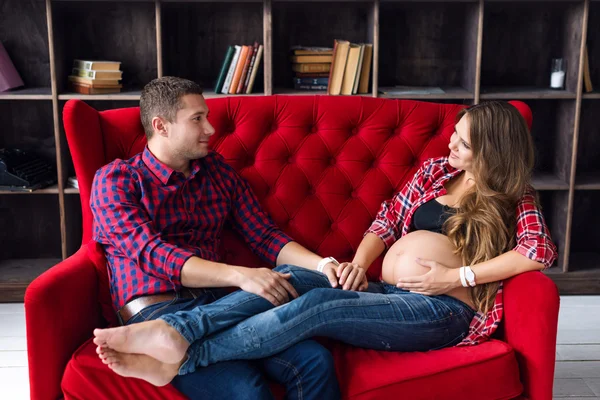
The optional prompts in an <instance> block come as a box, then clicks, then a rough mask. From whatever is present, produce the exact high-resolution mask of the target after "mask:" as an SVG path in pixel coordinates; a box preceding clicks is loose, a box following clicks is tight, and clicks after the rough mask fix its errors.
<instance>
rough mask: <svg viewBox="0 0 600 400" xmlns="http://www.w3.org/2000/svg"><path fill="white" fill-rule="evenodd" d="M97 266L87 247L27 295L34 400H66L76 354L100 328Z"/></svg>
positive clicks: (37, 282) (41, 279) (46, 275)
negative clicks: (65, 381) (67, 374)
mask: <svg viewBox="0 0 600 400" xmlns="http://www.w3.org/2000/svg"><path fill="white" fill-rule="evenodd" d="M97 281H98V279H97V275H96V271H95V269H94V265H93V264H92V262H91V260H90V259H89V258H88V255H87V247H86V246H82V247H81V248H80V249H79V251H77V253H75V254H73V255H72V256H71V257H69V258H67V259H66V260H64V261H62V262H61V263H59V264H57V265H55V266H54V267H52V268H50V269H49V270H48V271H46V272H44V273H43V274H42V275H40V276H39V277H37V278H36V279H35V280H34V281H33V282H32V283H31V284H30V285H29V287H28V288H27V291H26V292H25V320H26V326H27V352H28V361H29V382H30V383H29V385H30V389H31V391H30V393H31V399H33V400H42V399H52V400H55V399H57V398H62V391H61V387H60V385H61V380H62V376H63V372H64V370H65V367H66V365H67V363H68V362H69V359H70V358H71V355H72V354H73V353H74V352H75V350H76V349H77V348H78V347H79V346H80V345H81V344H82V343H83V342H84V341H85V340H87V339H89V338H90V337H91V335H92V331H93V329H94V328H95V327H98V326H101V324H102V317H101V313H100V309H99V305H98V283H97Z"/></svg>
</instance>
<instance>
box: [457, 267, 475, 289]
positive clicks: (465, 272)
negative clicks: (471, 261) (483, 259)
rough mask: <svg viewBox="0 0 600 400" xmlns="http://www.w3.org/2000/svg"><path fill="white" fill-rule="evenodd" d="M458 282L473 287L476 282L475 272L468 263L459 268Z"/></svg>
mask: <svg viewBox="0 0 600 400" xmlns="http://www.w3.org/2000/svg"><path fill="white" fill-rule="evenodd" d="M459 273H460V283H461V284H462V285H463V286H464V287H469V286H470V287H475V285H477V283H476V282H475V273H474V272H473V270H472V269H471V267H469V266H468V265H466V266H464V267H461V268H460V271H459Z"/></svg>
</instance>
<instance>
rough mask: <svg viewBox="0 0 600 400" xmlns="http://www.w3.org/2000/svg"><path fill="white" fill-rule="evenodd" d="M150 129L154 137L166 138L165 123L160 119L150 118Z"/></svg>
mask: <svg viewBox="0 0 600 400" xmlns="http://www.w3.org/2000/svg"><path fill="white" fill-rule="evenodd" d="M152 129H153V130H154V134H155V135H160V136H167V121H165V120H164V119H163V118H162V117H154V118H152Z"/></svg>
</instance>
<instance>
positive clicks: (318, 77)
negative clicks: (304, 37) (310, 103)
mask: <svg viewBox="0 0 600 400" xmlns="http://www.w3.org/2000/svg"><path fill="white" fill-rule="evenodd" d="M332 60H333V48H331V47H302V46H296V47H293V48H292V56H291V61H292V70H293V71H294V73H295V77H294V89H296V90H327V86H328V85H329V71H330V70H331V62H332Z"/></svg>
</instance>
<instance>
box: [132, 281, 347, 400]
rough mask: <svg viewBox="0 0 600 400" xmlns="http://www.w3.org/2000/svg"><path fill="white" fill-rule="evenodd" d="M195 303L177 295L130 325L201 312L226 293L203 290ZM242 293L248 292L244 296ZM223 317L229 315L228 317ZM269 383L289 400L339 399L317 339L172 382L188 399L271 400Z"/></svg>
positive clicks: (325, 353) (327, 358)
mask: <svg viewBox="0 0 600 400" xmlns="http://www.w3.org/2000/svg"><path fill="white" fill-rule="evenodd" d="M202 292H203V293H202V294H201V295H200V296H198V297H197V298H195V299H189V298H181V297H179V296H177V297H176V298H175V299H174V300H172V301H170V302H164V303H158V304H155V305H152V306H149V307H146V308H145V309H143V310H142V311H140V312H139V313H138V314H136V315H135V316H134V317H132V318H131V320H130V321H128V325H129V324H133V323H138V322H143V321H150V320H153V319H157V318H159V317H160V316H161V315H164V314H172V313H176V312H178V311H182V310H192V309H195V310H202V309H203V308H204V307H212V303H213V302H215V301H216V300H217V301H218V299H219V298H222V297H223V296H226V295H227V292H226V291H225V290H223V289H204V290H202ZM242 293H244V292H242ZM224 315H225V314H224ZM267 378H269V380H270V381H274V382H277V383H280V384H282V385H283V386H284V387H285V389H286V397H285V398H286V399H287V400H310V399H315V400H321V399H328V400H329V399H332V400H335V399H339V398H340V397H341V394H340V389H339V384H338V381H337V377H336V375H335V368H334V365H333V357H332V356H331V353H330V352H329V350H327V349H326V348H325V347H323V346H322V345H320V344H319V343H317V342H315V341H314V340H304V341H302V342H299V343H297V344H295V345H293V346H290V347H289V348H286V349H285V350H283V351H282V352H279V353H277V354H273V355H271V356H269V357H265V358H262V359H260V360H235V361H225V362H222V363H218V364H213V365H210V366H209V367H206V368H198V369H197V370H196V371H194V372H192V373H189V374H186V375H178V376H176V377H175V379H173V381H172V382H171V384H172V385H173V386H175V388H177V390H179V391H180V392H182V393H183V394H184V395H185V396H186V397H187V398H189V399H190V400H194V399H231V400H273V395H272V393H271V390H270V388H269V380H267Z"/></svg>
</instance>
